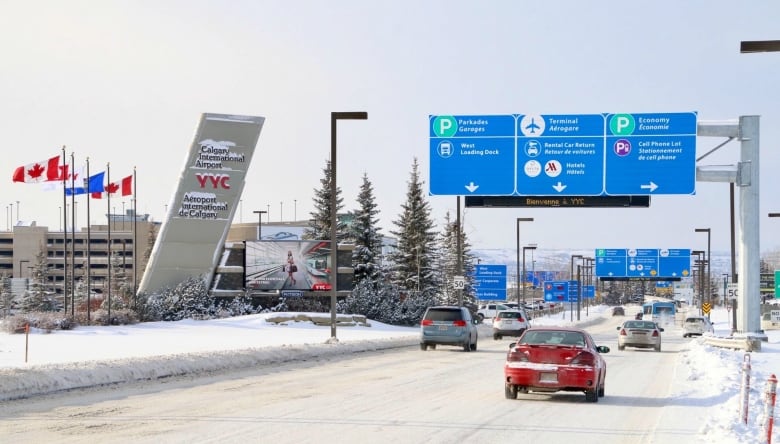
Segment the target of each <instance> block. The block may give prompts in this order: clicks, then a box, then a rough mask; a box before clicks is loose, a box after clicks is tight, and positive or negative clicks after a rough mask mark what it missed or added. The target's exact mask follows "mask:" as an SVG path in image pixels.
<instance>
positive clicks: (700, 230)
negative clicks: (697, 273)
mask: <svg viewBox="0 0 780 444" xmlns="http://www.w3.org/2000/svg"><path fill="white" fill-rule="evenodd" d="M694 231H695V232H696V233H707V275H706V278H707V285H706V287H707V302H709V303H710V309H712V290H711V289H710V286H711V285H712V284H711V282H710V273H712V268H711V267H712V265H711V264H712V262H710V260H711V257H710V238H711V235H712V230H711V229H710V228H696V229H694ZM707 317H708V318H709V317H710V315H709V313H707Z"/></svg>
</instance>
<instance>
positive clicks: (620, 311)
mask: <svg viewBox="0 0 780 444" xmlns="http://www.w3.org/2000/svg"><path fill="white" fill-rule="evenodd" d="M625 315H626V310H625V309H624V308H623V307H612V316H625Z"/></svg>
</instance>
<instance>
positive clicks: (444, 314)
mask: <svg viewBox="0 0 780 444" xmlns="http://www.w3.org/2000/svg"><path fill="white" fill-rule="evenodd" d="M425 319H430V320H431V321H461V320H463V315H462V314H461V312H460V310H459V309H451V308H433V309H430V310H428V313H426V314H425Z"/></svg>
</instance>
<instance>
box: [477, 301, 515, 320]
mask: <svg viewBox="0 0 780 444" xmlns="http://www.w3.org/2000/svg"><path fill="white" fill-rule="evenodd" d="M504 310H509V307H507V306H506V305H504V304H484V305H480V306H479V310H477V319H479V322H482V321H484V320H485V318H495V317H496V316H497V315H498V313H500V312H502V311H504Z"/></svg>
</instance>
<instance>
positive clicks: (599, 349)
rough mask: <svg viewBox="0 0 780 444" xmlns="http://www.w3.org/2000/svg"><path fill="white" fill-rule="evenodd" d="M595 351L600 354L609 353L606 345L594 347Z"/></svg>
mask: <svg viewBox="0 0 780 444" xmlns="http://www.w3.org/2000/svg"><path fill="white" fill-rule="evenodd" d="M596 351H597V352H599V353H601V354H604V353H609V347H607V346H606V345H599V346H597V347H596Z"/></svg>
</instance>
